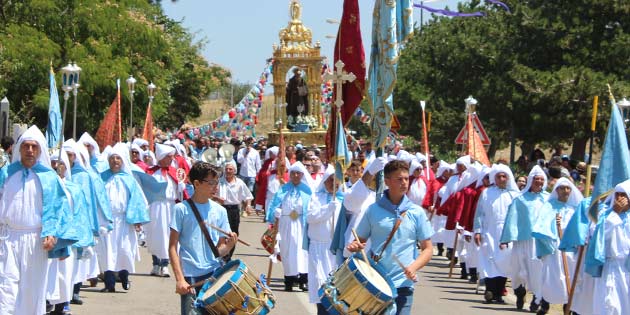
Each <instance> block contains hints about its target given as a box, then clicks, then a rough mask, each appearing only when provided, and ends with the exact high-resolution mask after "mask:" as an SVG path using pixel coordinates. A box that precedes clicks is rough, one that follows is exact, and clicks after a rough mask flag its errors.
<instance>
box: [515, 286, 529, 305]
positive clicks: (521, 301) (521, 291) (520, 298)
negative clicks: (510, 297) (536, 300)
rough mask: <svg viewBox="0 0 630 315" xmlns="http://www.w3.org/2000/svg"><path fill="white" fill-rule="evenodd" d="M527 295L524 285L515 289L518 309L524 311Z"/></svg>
mask: <svg viewBox="0 0 630 315" xmlns="http://www.w3.org/2000/svg"><path fill="white" fill-rule="evenodd" d="M525 294H527V290H525V287H523V286H522V285H520V286H519V287H518V288H516V289H514V295H516V309H518V310H522V309H523V306H524V305H525Z"/></svg>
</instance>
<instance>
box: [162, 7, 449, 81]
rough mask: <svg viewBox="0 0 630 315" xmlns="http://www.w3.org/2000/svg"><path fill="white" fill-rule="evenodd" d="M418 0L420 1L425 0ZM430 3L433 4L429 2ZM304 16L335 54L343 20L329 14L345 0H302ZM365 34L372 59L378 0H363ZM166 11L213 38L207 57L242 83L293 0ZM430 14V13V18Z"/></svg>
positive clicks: (261, 62)
mask: <svg viewBox="0 0 630 315" xmlns="http://www.w3.org/2000/svg"><path fill="white" fill-rule="evenodd" d="M416 2H418V3H419V2H420V1H419V0H418V1H416ZM427 2H430V3H427ZM458 2H460V1H458V0H429V1H425V4H426V5H428V6H431V7H434V8H444V7H445V6H448V7H449V8H451V9H456V8H457V3H458ZM301 3H302V8H303V9H302V21H303V22H304V24H305V25H306V26H307V27H309V28H310V29H311V30H312V31H313V42H315V41H316V40H319V41H320V42H321V45H322V55H324V56H328V57H332V51H333V49H334V45H335V43H334V39H327V38H326V35H336V34H337V28H338V25H333V24H328V23H326V19H328V18H331V19H336V20H339V19H340V18H341V13H342V9H343V8H342V5H343V0H302V1H301ZM359 6H360V11H361V33H362V36H363V45H364V47H365V49H366V58H368V59H369V51H367V50H368V49H369V47H370V44H371V39H370V37H371V29H372V9H373V8H374V0H359ZM162 7H163V8H164V11H165V13H166V14H167V15H168V16H169V17H171V18H172V19H174V20H178V21H179V20H183V25H184V26H185V27H186V28H188V29H189V31H191V32H192V33H194V34H196V38H197V39H205V40H207V44H206V47H205V49H204V51H203V55H204V57H205V58H206V59H207V60H208V61H209V62H211V63H216V64H219V65H221V66H223V67H226V68H228V69H230V70H231V71H232V74H233V78H234V79H235V81H237V82H242V83H245V82H254V81H255V80H257V79H258V76H259V75H260V73H261V72H262V70H263V67H264V66H265V60H266V59H267V58H269V57H271V55H272V50H271V46H272V45H273V44H274V43H278V32H279V31H280V29H282V28H284V27H286V26H287V23H288V21H289V0H262V1H253V0H245V1H234V0H228V1H225V0H222V1H213V0H179V1H177V2H176V3H172V2H171V1H170V0H163V1H162ZM428 18H430V14H428V13H427V12H425V13H424V19H425V21H426V19H428ZM414 20H415V21H416V22H417V23H418V24H419V23H420V9H414ZM366 62H367V60H366Z"/></svg>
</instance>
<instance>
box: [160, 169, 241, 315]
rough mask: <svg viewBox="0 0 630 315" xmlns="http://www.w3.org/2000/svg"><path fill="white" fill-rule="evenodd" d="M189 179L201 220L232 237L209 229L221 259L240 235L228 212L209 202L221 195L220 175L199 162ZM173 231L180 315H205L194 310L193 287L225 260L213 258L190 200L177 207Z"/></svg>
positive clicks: (171, 250) (172, 252)
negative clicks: (235, 231)
mask: <svg viewBox="0 0 630 315" xmlns="http://www.w3.org/2000/svg"><path fill="white" fill-rule="evenodd" d="M188 176H189V179H190V182H191V183H192V185H193V186H194V187H195V193H194V194H193V195H192V197H191V198H190V199H191V201H192V202H194V204H195V205H196V207H197V209H198V210H199V214H200V216H201V218H202V219H203V220H204V221H205V222H206V223H208V224H212V225H215V226H218V227H219V228H220V229H222V230H224V231H229V232H230V236H229V237H225V236H223V235H221V234H219V233H218V232H217V231H215V230H214V229H208V232H209V234H210V238H211V239H212V241H213V243H215V244H216V247H217V250H218V252H219V256H221V257H223V256H225V255H227V254H228V253H229V252H230V250H231V249H232V248H233V247H234V244H236V240H237V236H236V233H233V232H231V230H230V224H229V223H228V218H227V212H226V211H225V209H224V208H223V207H222V206H221V205H219V204H218V203H216V202H214V201H211V200H210V198H211V197H212V196H214V195H216V194H217V193H218V185H219V178H220V176H221V172H220V170H219V169H218V168H216V167H214V166H212V165H211V164H210V163H205V162H197V163H196V164H195V165H193V167H192V168H191V169H190V173H189V174H188ZM170 228H171V235H170V239H169V249H168V251H169V258H170V261H171V263H172V268H173V273H174V274H175V280H176V281H177V283H176V285H175V292H176V293H178V294H180V295H181V296H182V297H181V313H182V315H197V314H206V312H205V310H201V309H196V308H194V307H193V302H194V301H195V299H196V296H195V289H194V288H193V287H192V286H191V285H192V284H194V283H196V282H198V281H202V280H205V279H207V278H210V276H211V275H212V273H214V271H215V270H216V269H217V268H219V267H221V265H222V262H223V260H222V259H221V257H215V256H214V255H213V253H212V250H211V249H210V245H209V244H208V242H207V241H206V239H205V237H204V235H203V232H202V231H201V228H200V227H199V223H198V221H197V218H196V217H195V214H194V212H193V210H192V208H191V206H190V204H189V203H188V201H186V202H181V203H178V204H176V205H175V207H174V208H173V217H172V220H171V225H170ZM178 245H179V252H178Z"/></svg>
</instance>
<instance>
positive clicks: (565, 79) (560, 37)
mask: <svg viewBox="0 0 630 315" xmlns="http://www.w3.org/2000/svg"><path fill="white" fill-rule="evenodd" d="M505 2H506V3H507V4H508V5H509V7H510V8H511V9H512V12H511V13H510V12H506V11H504V10H502V9H500V8H496V7H494V6H484V5H482V4H480V1H471V2H470V3H468V4H460V5H459V10H460V11H466V12H469V11H477V10H482V11H484V12H487V16H485V17H480V18H444V17H434V19H433V20H432V21H431V22H430V23H428V24H427V25H425V26H423V28H422V29H418V30H417V33H416V36H415V37H414V38H413V39H412V40H411V42H410V43H409V44H408V45H407V47H406V49H405V51H404V53H403V55H402V57H401V59H400V63H399V66H398V82H397V87H396V91H395V93H394V97H395V101H394V104H395V106H396V112H397V114H398V118H399V120H400V122H401V125H402V128H401V133H402V134H407V135H412V136H414V137H418V138H419V137H420V134H419V131H420V130H422V129H421V122H420V119H418V115H419V113H420V107H419V105H418V102H419V101H420V100H426V101H427V110H428V111H430V112H432V123H431V129H432V130H431V134H430V143H431V147H432V149H433V150H436V151H437V152H447V151H452V150H455V149H456V147H455V144H454V141H453V140H454V139H455V137H456V136H457V133H458V132H459V130H460V129H461V128H462V126H463V125H464V123H465V116H464V115H465V114H464V108H465V104H464V99H465V98H466V97H467V96H468V95H473V96H474V97H475V98H476V99H477V100H478V101H479V106H478V107H477V112H478V114H479V117H480V118H481V120H482V122H483V124H484V126H485V128H486V130H487V131H488V133H489V136H490V137H491V139H492V146H491V148H490V153H491V154H492V153H493V152H494V151H495V150H496V149H497V148H503V147H505V146H506V145H507V144H508V142H509V141H510V132H511V131H513V132H514V136H515V139H516V140H517V141H518V142H520V143H522V147H523V148H524V149H531V148H533V146H534V145H536V144H538V145H543V146H550V145H554V144H556V143H572V144H573V148H574V149H573V153H572V156H573V157H574V158H575V157H577V158H581V157H582V156H583V153H584V149H585V144H586V139H587V138H588V136H589V135H590V132H589V128H590V117H591V107H592V99H593V96H594V95H599V96H600V98H599V99H600V106H599V108H600V113H602V115H600V116H599V121H600V123H599V126H598V134H600V135H603V134H604V130H605V128H606V123H601V122H606V121H607V120H608V115H609V107H608V106H605V105H606V104H608V90H607V87H606V84H607V83H609V84H610V85H611V86H612V88H613V93H615V94H616V95H617V96H618V97H621V96H623V95H630V94H627V93H629V92H630V83H629V82H630V80H629V79H630V71H629V70H628V67H627V64H628V62H630V50H629V49H628V48H627V47H628V44H630V15H629V13H630V3H625V2H620V1H615V0H602V1H594V0H576V1H544V0H531V1H516V0H512V1H505ZM604 12H605V14H604Z"/></svg>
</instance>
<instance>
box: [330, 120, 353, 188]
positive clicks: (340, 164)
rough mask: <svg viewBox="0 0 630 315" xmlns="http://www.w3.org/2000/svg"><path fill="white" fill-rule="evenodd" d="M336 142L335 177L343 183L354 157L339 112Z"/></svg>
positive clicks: (334, 157)
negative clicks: (349, 148)
mask: <svg viewBox="0 0 630 315" xmlns="http://www.w3.org/2000/svg"><path fill="white" fill-rule="evenodd" d="M336 138H337V139H336V140H335V155H334V156H333V160H334V161H335V177H336V178H337V180H338V181H340V182H341V183H343V178H344V173H345V172H346V170H347V169H348V167H349V166H350V162H351V161H352V155H351V154H350V150H348V142H347V141H346V132H345V130H344V129H343V122H342V121H341V114H340V112H337V135H336Z"/></svg>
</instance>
